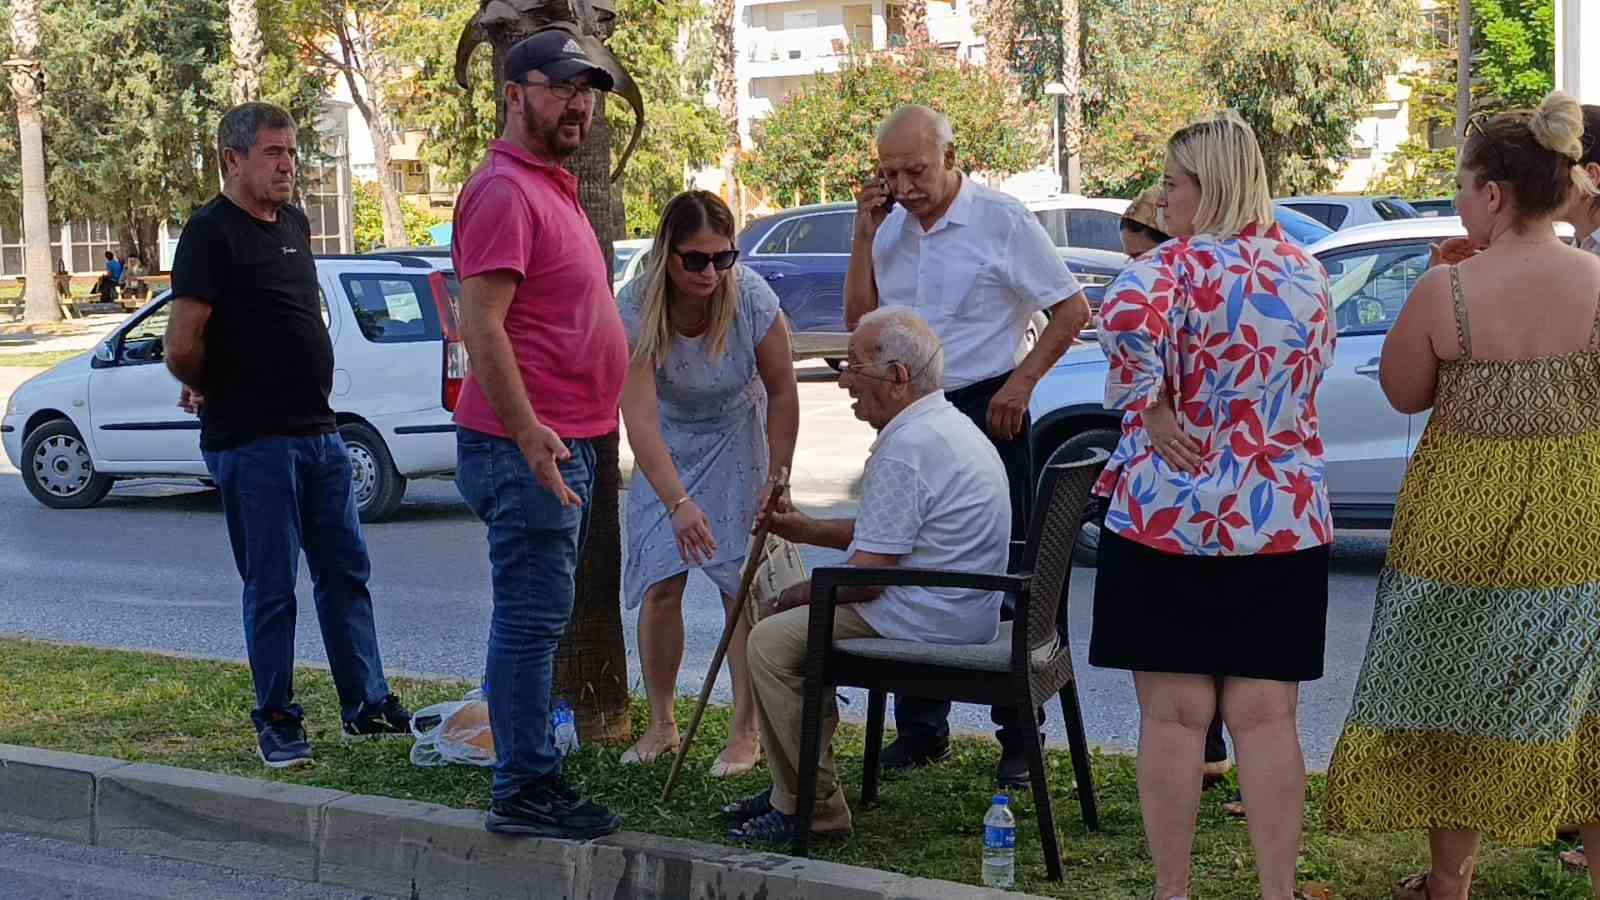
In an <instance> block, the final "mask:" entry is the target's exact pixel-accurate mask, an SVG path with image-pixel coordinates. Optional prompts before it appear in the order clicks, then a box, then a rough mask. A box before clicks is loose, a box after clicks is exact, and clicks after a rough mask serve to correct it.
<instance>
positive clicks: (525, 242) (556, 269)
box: [450, 141, 628, 439]
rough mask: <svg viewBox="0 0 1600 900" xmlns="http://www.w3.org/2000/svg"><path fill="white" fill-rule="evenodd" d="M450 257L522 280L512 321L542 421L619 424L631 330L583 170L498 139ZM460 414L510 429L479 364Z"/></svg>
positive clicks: (609, 427) (559, 430)
mask: <svg viewBox="0 0 1600 900" xmlns="http://www.w3.org/2000/svg"><path fill="white" fill-rule="evenodd" d="M450 256H451V258H452V259H453V260H454V261H455V268H456V276H457V277H458V278H460V279H461V280H462V281H466V280H467V279H469V278H472V277H473V276H475V275H482V274H484V273H486V272H495V271H504V272H513V273H515V274H516V276H517V277H518V279H520V282H519V284H518V285H517V293H516V296H515V297H514V298H513V299H512V301H511V307H510V309H509V310H508V311H507V312H506V321H505V328H506V335H507V336H508V337H509V338H510V339H511V349H512V350H513V352H515V353H516V356H517V367H518V368H519V369H521V370H522V381H523V384H525V385H526V386H527V389H528V400H529V401H531V402H532V404H533V411H534V414H535V415H537V416H538V417H539V421H540V422H543V423H544V424H545V425H547V426H548V427H549V428H550V429H551V430H553V431H555V433H556V434H559V435H560V436H561V437H563V438H568V439H573V438H592V437H599V436H600V435H603V434H610V433H611V432H613V431H616V430H617V401H618V400H619V399H620V398H621V396H622V382H623V380H624V378H625V377H626V376H627V371H628V338H627V334H626V332H624V331H623V328H622V317H621V316H620V315H618V313H617V303H616V300H615V299H614V298H613V297H612V295H611V272H610V270H609V269H608V268H607V267H606V260H605V255H604V254H603V253H601V251H600V244H599V242H598V241H596V240H595V236H594V230H593V229H592V228H590V226H589V218H588V217H587V216H585V215H584V213H583V207H582V205H581V204H579V202H578V179H577V177H576V176H574V175H573V174H572V173H571V172H568V171H567V170H565V169H563V168H560V167H559V166H552V165H550V164H549V163H545V162H540V161H539V160H537V159H535V158H533V157H532V156H531V155H529V154H528V152H527V151H526V150H523V149H522V148H521V147H518V146H516V145H514V144H510V143H507V142H506V141H495V142H494V143H493V144H491V145H490V147H489V157H488V159H486V160H484V162H483V165H481V166H479V167H478V170H477V171H476V172H473V173H472V177H470V178H468V179H467V184H466V186H465V187H463V188H462V189H461V196H460V197H459V198H457V200H456V212H455V226H454V231H453V234H452V237H451V249H450ZM455 421H456V424H457V425H460V426H462V427H464V428H470V429H472V430H473V431H481V432H483V433H485V434H492V435H496V436H499V437H510V435H508V434H506V430H505V428H504V427H503V426H502V425H501V424H500V419H499V417H498V416H496V415H495V413H494V410H493V409H491V408H490V406H489V401H488V400H487V399H486V398H485V397H484V395H483V389H482V388H480V387H479V386H478V382H477V379H476V378H475V377H474V376H473V375H472V374H471V373H470V372H469V374H468V375H467V380H466V383H465V384H464V385H462V389H461V399H460V402H458V403H457V404H456V410H455Z"/></svg>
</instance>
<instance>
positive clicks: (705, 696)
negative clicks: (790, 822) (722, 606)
mask: <svg viewBox="0 0 1600 900" xmlns="http://www.w3.org/2000/svg"><path fill="white" fill-rule="evenodd" d="M785 487H787V485H785V484H783V483H782V482H779V483H778V484H774V485H773V486H772V492H771V493H770V494H768V496H767V502H766V503H764V504H763V505H762V507H761V508H762V509H768V510H771V509H776V508H777V506H778V501H779V500H780V499H782V498H783V489H784V488H785ZM753 546H754V547H755V552H753V553H751V554H750V555H749V558H748V559H746V560H745V561H744V574H743V575H741V576H740V578H739V596H738V597H736V598H734V601H733V614H732V615H730V616H728V621H727V622H725V623H724V624H723V626H722V640H720V641H718V642H717V652H716V653H715V654H713V655H712V657H711V669H710V671H708V672H706V683H705V684H703V685H701V686H700V702H699V703H697V704H696V705H695V708H694V718H692V719H690V720H689V730H688V731H686V732H684V735H683V739H682V740H681V741H680V742H679V744H678V756H677V758H676V759H674V760H673V761H672V771H671V772H669V773H668V774H667V786H666V788H664V789H663V790H662V791H661V802H662V803H666V802H667V801H668V800H669V799H671V797H672V788H673V786H674V785H676V784H677V783H678V772H679V771H681V770H682V769H683V761H684V760H685V759H687V758H688V756H689V747H690V746H691V745H693V744H694V736H695V732H697V731H699V730H700V720H701V719H702V718H704V717H705V714H706V706H707V704H709V703H710V702H711V689H712V688H713V687H715V686H716V684H717V676H718V675H720V674H721V673H722V660H723V657H725V656H727V655H728V645H729V644H732V643H733V633H734V632H735V631H737V630H738V628H739V622H740V621H742V620H743V619H744V608H745V606H747V605H749V602H750V585H751V584H752V583H754V582H755V580H756V572H757V571H758V570H759V569H760V568H761V561H762V560H763V559H765V558H766V556H767V526H765V525H763V526H761V527H760V528H758V529H756V537H755V541H754V544H753Z"/></svg>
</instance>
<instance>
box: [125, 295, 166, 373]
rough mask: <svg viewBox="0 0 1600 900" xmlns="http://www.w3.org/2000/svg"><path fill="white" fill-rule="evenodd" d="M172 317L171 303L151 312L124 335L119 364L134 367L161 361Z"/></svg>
mask: <svg viewBox="0 0 1600 900" xmlns="http://www.w3.org/2000/svg"><path fill="white" fill-rule="evenodd" d="M171 316H172V303H171V302H170V301H169V302H167V303H163V304H161V305H160V306H157V307H156V308H155V309H153V310H151V311H150V313H149V314H148V315H146V316H145V317H144V318H142V319H140V320H139V321H138V322H136V323H134V325H133V327H132V328H129V329H128V330H127V331H125V332H123V333H122V340H121V342H120V344H119V346H118V347H117V362H118V363H119V364H121V365H127V366H134V365H140V364H142V363H153V362H160V361H161V358H162V357H161V342H162V340H163V339H164V338H165V337H166V334H167V320H168V319H169V318H171Z"/></svg>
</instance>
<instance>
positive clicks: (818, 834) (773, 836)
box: [728, 810, 850, 845]
mask: <svg viewBox="0 0 1600 900" xmlns="http://www.w3.org/2000/svg"><path fill="white" fill-rule="evenodd" d="M849 834H850V829H849V828H848V827H846V828H841V829H837V830H834V831H815V830H814V831H812V832H811V837H812V838H843V837H848V836H849ZM728 839H729V840H731V841H735V842H738V843H754V844H778V845H793V844H798V843H799V842H800V817H799V816H791V815H789V814H788V813H782V812H778V811H777V810H772V811H771V812H769V813H766V814H765V815H761V816H757V817H756V818H754V819H751V820H750V821H748V822H745V823H744V824H743V825H738V826H735V827H734V828H731V829H729V831H728Z"/></svg>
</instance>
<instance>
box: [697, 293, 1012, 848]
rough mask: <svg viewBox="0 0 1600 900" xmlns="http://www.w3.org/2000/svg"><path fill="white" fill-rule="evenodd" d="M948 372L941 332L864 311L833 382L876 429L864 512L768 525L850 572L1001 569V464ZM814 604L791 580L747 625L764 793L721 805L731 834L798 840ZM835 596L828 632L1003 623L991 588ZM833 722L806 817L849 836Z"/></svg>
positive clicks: (832, 718)
mask: <svg viewBox="0 0 1600 900" xmlns="http://www.w3.org/2000/svg"><path fill="white" fill-rule="evenodd" d="M942 375H943V359H942V353H941V349H940V345H939V339H938V338H937V337H936V336H935V335H934V333H933V331H932V330H930V329H929V327H928V325H927V323H926V322H924V321H923V320H922V318H921V317H920V316H918V315H917V314H916V313H915V312H912V311H911V310H908V309H884V310H879V311H877V312H873V313H869V314H868V315H866V316H864V317H863V318H862V320H861V323H860V326H859V327H858V328H857V329H856V330H855V333H854V334H852V335H851V336H850V350H849V357H848V360H847V362H846V365H845V366H844V367H842V369H841V373H840V376H839V386H840V387H842V388H844V389H845V390H847V391H849V392H850V396H851V398H852V399H854V400H855V404H854V405H853V406H852V407H851V408H852V410H853V411H854V412H855V415H856V418H858V419H862V420H863V421H865V422H867V423H868V424H870V425H871V426H872V427H873V428H874V429H875V430H877V432H878V439H877V441H875V442H874V443H873V445H872V453H871V455H870V456H869V457H868V459H867V464H866V471H865V473H864V475H863V477H862V488H861V506H860V509H859V511H858V512H857V514H856V517H855V518H854V519H827V520H817V519H812V518H811V517H809V516H807V515H805V514H804V513H801V512H798V511H796V510H794V509H793V508H792V507H790V506H788V505H784V506H783V507H782V508H780V509H779V510H778V511H777V512H775V513H773V514H772V515H771V516H769V517H768V518H767V520H766V521H767V524H768V525H769V526H770V527H771V529H772V531H773V532H774V533H776V534H779V535H782V536H784V537H786V538H788V539H790V540H792V541H796V542H800V543H807V544H816V545H819V546H824V547H833V548H836V549H841V550H845V551H847V552H848V553H849V554H850V556H849V560H848V564H849V565H852V566H869V567H877V568H889V567H895V566H907V567H914V568H933V569H953V570H962V571H969V572H987V573H999V572H1004V571H1005V569H1006V561H1007V554H1008V552H1009V550H1010V541H1009V539H1008V527H1009V522H1010V521H1011V500H1010V493H1009V490H1008V488H1007V485H1006V474H1005V468H1004V467H1003V466H1002V464H1001V462H1000V455H999V453H998V452H996V450H995V448H994V446H993V445H992V444H991V443H990V442H989V441H988V440H987V439H986V438H985V437H984V435H983V433H982V432H980V431H979V430H978V428H977V426H975V425H973V424H972V422H971V421H970V420H969V419H968V418H967V417H966V416H965V415H963V414H962V413H961V412H960V411H959V410H957V409H956V408H955V407H954V406H953V405H952V404H951V403H950V401H949V400H947V399H945V397H944V395H943V394H942V393H941V392H940V390H939V387H940V384H941V378H942ZM809 600H810V585H809V584H802V585H799V586H797V587H795V588H791V589H790V590H788V591H786V592H785V593H784V594H783V596H782V597H780V598H779V599H778V601H777V603H776V605H775V607H774V609H773V611H772V612H771V613H769V614H768V616H767V617H766V618H764V619H762V621H761V622H760V623H759V624H757V625H756V626H755V628H753V629H752V630H751V632H750V642H749V651H750V652H749V660H750V663H749V665H750V677H751V680H752V682H753V683H754V686H755V699H756V711H757V713H758V716H759V718H760V722H761V743H762V747H763V748H764V749H765V750H766V753H767V761H768V765H769V766H770V767H771V769H772V788H771V789H770V790H768V791H766V792H763V793H762V794H758V795H756V796H755V797H751V798H749V799H747V800H743V801H740V802H739V803H735V804H731V805H730V806H728V807H725V808H724V809H723V814H724V816H725V817H727V819H728V820H729V822H730V824H731V825H733V826H734V828H733V831H732V833H731V835H730V836H731V837H733V838H734V839H735V840H753V841H761V842H767V843H790V842H793V841H794V840H795V839H796V838H797V837H798V836H799V835H798V833H797V829H798V828H799V820H798V819H797V818H796V817H795V815H794V812H795V806H796V803H797V797H796V795H795V792H796V788H797V786H798V784H799V772H798V766H799V761H800V717H801V692H802V690H803V687H804V679H805V659H806V637H807V635H806V632H807V627H808V623H809V620H810V610H809V609H807V608H806V607H805V604H806V603H807V602H808V601H809ZM838 602H839V604H840V605H839V607H838V609H837V611H836V613H835V616H834V624H833V636H834V639H835V640H847V639H850V638H863V637H886V638H892V639H895V640H907V641H927V642H931V643H949V644H973V643H988V642H989V641H992V640H994V639H995V635H996V634H997V632H998V630H999V626H1000V603H1001V597H1000V595H999V594H996V593H993V592H987V591H969V590H953V589H931V588H920V587H889V588H844V589H841V590H840V592H839V595H838ZM837 722H838V710H837V708H836V707H834V706H833V704H832V703H831V701H830V703H829V708H828V709H827V710H826V712H825V715H824V719H823V753H822V760H821V764H820V767H819V771H818V773H817V808H816V812H815V814H814V815H813V816H812V819H811V827H812V829H813V831H814V832H816V833H819V834H838V833H843V832H848V831H849V830H850V808H849V806H848V805H847V804H846V803H845V798H844V792H843V791H842V790H841V789H840V788H839V782H838V777H837V774H836V769H835V763H834V757H833V749H832V744H831V741H832V735H833V729H834V725H835V724H836V723H837Z"/></svg>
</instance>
